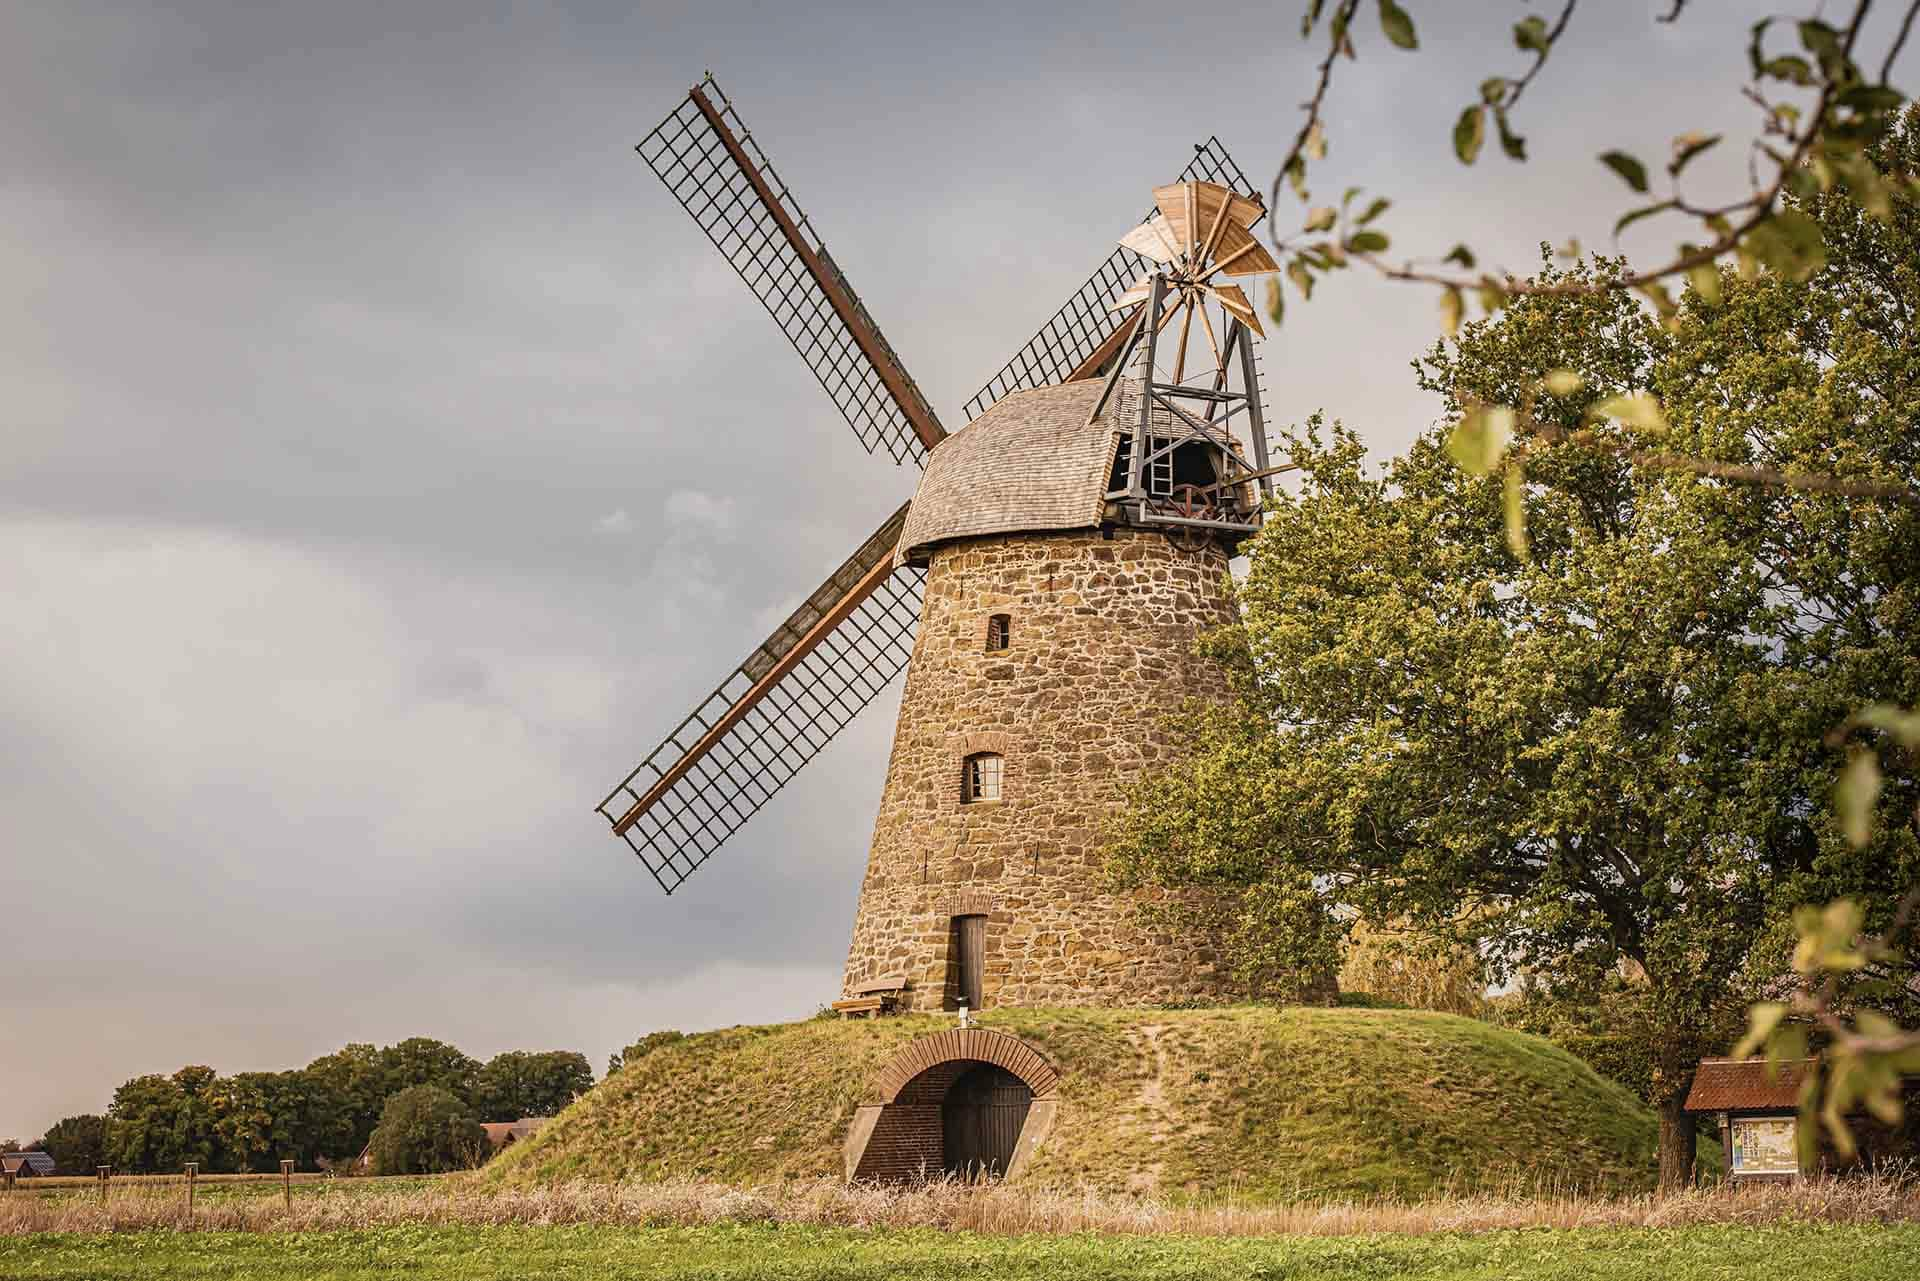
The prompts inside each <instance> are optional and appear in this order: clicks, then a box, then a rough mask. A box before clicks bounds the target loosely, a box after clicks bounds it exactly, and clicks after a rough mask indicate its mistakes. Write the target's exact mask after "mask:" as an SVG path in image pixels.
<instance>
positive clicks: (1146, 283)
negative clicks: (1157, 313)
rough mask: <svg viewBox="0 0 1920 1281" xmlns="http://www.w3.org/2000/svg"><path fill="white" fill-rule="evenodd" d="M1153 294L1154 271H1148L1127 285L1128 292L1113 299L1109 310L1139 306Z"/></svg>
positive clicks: (1121, 309) (1122, 309)
mask: <svg viewBox="0 0 1920 1281" xmlns="http://www.w3.org/2000/svg"><path fill="white" fill-rule="evenodd" d="M1152 296H1153V273H1152V272H1148V273H1147V274H1146V275H1144V276H1142V277H1140V279H1138V280H1136V281H1134V282H1133V283H1132V284H1131V285H1129V286H1128V287H1127V292H1125V293H1124V294H1121V295H1120V296H1119V297H1118V298H1115V299H1114V300H1113V303H1112V305H1110V306H1109V307H1108V308H1107V310H1108V311H1125V310H1126V309H1127V308H1129V307H1138V306H1139V305H1140V304H1141V303H1143V302H1145V301H1146V300H1147V299H1148V298H1150V297H1152Z"/></svg>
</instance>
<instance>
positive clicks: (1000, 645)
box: [987, 614, 1013, 653]
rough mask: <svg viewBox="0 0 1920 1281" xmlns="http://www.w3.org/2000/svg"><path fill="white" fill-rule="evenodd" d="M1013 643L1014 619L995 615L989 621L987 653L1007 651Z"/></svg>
mask: <svg viewBox="0 0 1920 1281" xmlns="http://www.w3.org/2000/svg"><path fill="white" fill-rule="evenodd" d="M1012 643H1013V619H1012V618H1011V617H1009V616H1008V615H1006V614H995V615H994V616H993V617H992V618H989V619H988V620H987V651H988V652H989V653H991V652H993V651H994V650H997V649H1005V648H1006V647H1007V646H1008V645H1010V644H1012Z"/></svg>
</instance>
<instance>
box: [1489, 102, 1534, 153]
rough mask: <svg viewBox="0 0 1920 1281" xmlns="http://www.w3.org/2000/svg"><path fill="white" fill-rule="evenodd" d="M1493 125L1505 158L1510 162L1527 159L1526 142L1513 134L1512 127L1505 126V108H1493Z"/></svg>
mask: <svg viewBox="0 0 1920 1281" xmlns="http://www.w3.org/2000/svg"><path fill="white" fill-rule="evenodd" d="M1493 123H1494V127H1495V128H1496V129H1497V130H1498V131H1499V134H1500V150H1502V151H1504V152H1506V153H1507V158H1508V159H1510V160H1525V159H1526V158H1527V140H1526V139H1525V138H1522V137H1521V136H1520V135H1519V134H1517V133H1515V132H1514V131H1513V129H1512V127H1511V126H1509V125H1508V124H1507V109H1506V108H1505V107H1495V108H1494V109H1493Z"/></svg>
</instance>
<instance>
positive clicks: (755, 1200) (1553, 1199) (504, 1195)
mask: <svg viewBox="0 0 1920 1281" xmlns="http://www.w3.org/2000/svg"><path fill="white" fill-rule="evenodd" d="M1915 1222H1920V1178H1916V1177H1914V1176H1913V1175H1911V1174H1902V1175H1894V1176H1884V1177H1880V1178H1873V1179H1844V1180H1832V1179H1827V1180H1809V1181H1806V1182H1802V1183H1798V1184H1771V1185H1765V1186H1746V1187H1738V1186H1722V1187H1718V1188H1712V1189H1702V1190H1696V1191H1689V1192H1684V1193H1679V1194H1676V1195H1671V1196H1657V1195H1653V1194H1643V1195H1637V1196H1613V1197H1607V1196H1590V1195H1582V1194H1579V1193H1572V1192H1570V1193H1566V1194H1562V1195H1539V1196H1499V1195H1490V1194H1480V1193H1475V1194H1466V1195H1458V1196H1452V1195H1449V1196H1441V1197H1437V1198H1434V1199H1430V1200H1423V1201H1413V1202H1400V1201H1396V1200H1392V1199H1370V1200H1349V1201H1323V1202H1315V1203H1301V1204H1296V1205H1281V1206H1274V1205H1261V1206H1236V1205H1233V1204H1231V1203H1228V1204H1224V1205H1216V1206H1207V1207H1202V1206H1181V1205H1174V1204H1169V1203H1166V1202H1162V1201H1157V1200H1154V1199H1151V1198H1133V1197H1126V1196H1119V1195H1113V1194H1108V1193H1102V1192H1098V1191H1093V1190H1088V1191H1084V1192H1081V1193H1077V1194H1061V1193H1045V1192H1035V1191H1032V1190H1030V1189H1026V1188H1022V1187H1020V1186H1018V1185H1015V1186H1012V1187H1008V1186H1004V1185H999V1184H990V1185H985V1186H979V1185H968V1184H964V1183H959V1182H954V1181H951V1180H943V1181H933V1182H927V1183H921V1184H916V1185H912V1186H907V1187H878V1186H872V1185H853V1186H849V1185H847V1184H844V1183H841V1182H840V1181H838V1180H835V1179H819V1180H812V1181H797V1182H793V1183H789V1184H786V1185H783V1186H778V1187H761V1188H738V1187H730V1186H727V1185H725V1184H719V1183H710V1182H701V1181H697V1180H691V1179H688V1180H673V1181H667V1182H661V1183H632V1184H604V1183H591V1184H590V1183H574V1184H567V1185H563V1186H560V1187H554V1188H543V1189H483V1188H478V1187H474V1186H472V1185H471V1184H468V1183H449V1184H447V1185H445V1186H443V1187H439V1188H433V1189H420V1188H415V1189H412V1190H405V1191H402V1190H395V1191H377V1190H376V1191H371V1192H369V1191H353V1192H347V1191H345V1190H340V1191H333V1190H328V1191H322V1192H317V1193H309V1194H308V1195H306V1196H302V1197H296V1198H294V1202H293V1207H292V1209H291V1210H288V1209H287V1208H285V1207H284V1206H283V1205H282V1204H281V1202H280V1201H279V1200H278V1199H277V1198H265V1197H261V1198H235V1199H229V1200H217V1201H213V1202H211V1203H209V1202H202V1203H201V1204H200V1205H199V1206H198V1207H197V1211H196V1213H195V1216H194V1219H193V1221H192V1222H191V1223H189V1221H188V1218H187V1211H186V1203H185V1198H184V1196H183V1195H181V1193H180V1192H179V1191H177V1190H167V1189H161V1188H154V1187H127V1188H120V1189H115V1190H113V1191H112V1192H110V1194H109V1196H108V1198H107V1200H106V1202H105V1204H101V1203H100V1202H99V1201H98V1200H97V1199H96V1198H91V1197H83V1196H73V1197H39V1196H34V1197H24V1196H15V1197H10V1198H0V1236H7V1235H24V1234H28V1233H43V1232H65V1233H107V1232H129V1231H141V1230H152V1229H161V1230H167V1229H174V1230H185V1229H198V1230H202V1231H207V1230H211V1231H219V1232H311V1231H328V1230H357V1229H366V1228H380V1227H391V1226H397V1225H406V1224H427V1225H450V1226H462V1227H493V1226H500V1225H520V1226H536V1227H537V1226H552V1225H557V1224H595V1225H610V1226H625V1227H693V1226H702V1225H711V1224H783V1225H807V1226H814V1227H838V1228H867V1229H872V1228H882V1229H906V1228H937V1229H941V1230H945V1231H966V1232H979V1233H987V1234H992V1235H1022V1234H1030V1233H1040V1234H1060V1233H1082V1232H1091V1233H1107V1234H1125V1235H1140V1234H1177V1235H1190V1236H1346V1235H1357V1234H1378V1233H1385V1234H1395V1235H1424V1234H1430V1233H1440V1232H1449V1233H1473V1232H1487V1231H1497V1230H1501V1229H1513V1228H1563V1229H1564V1228H1674V1227H1698V1226H1706V1225H1730V1226H1761V1225H1777V1224H1787V1223H1793V1224H1804V1223H1836V1224H1887V1223H1915Z"/></svg>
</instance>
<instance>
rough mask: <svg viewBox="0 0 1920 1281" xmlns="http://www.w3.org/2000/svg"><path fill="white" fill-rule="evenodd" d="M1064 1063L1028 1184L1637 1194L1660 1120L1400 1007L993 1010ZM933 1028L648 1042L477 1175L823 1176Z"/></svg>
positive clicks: (842, 1025) (1540, 1044)
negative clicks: (890, 1069)
mask: <svg viewBox="0 0 1920 1281" xmlns="http://www.w3.org/2000/svg"><path fill="white" fill-rule="evenodd" d="M980 1022H981V1024H982V1025H983V1026H987V1027H992V1028H996V1029H998V1030H1000V1031H1004V1032H1009V1033H1011V1034H1013V1035H1015V1036H1019V1037H1022V1038H1024V1039H1025V1040H1027V1041H1030V1042H1032V1043H1033V1044H1035V1045H1037V1046H1039V1047H1040V1048H1041V1049H1042V1050H1044V1051H1045V1052H1046V1054H1047V1055H1048V1056H1049V1057H1051V1058H1052V1059H1053V1061H1054V1063H1055V1064H1056V1065H1057V1066H1058V1067H1059V1068H1060V1069H1061V1073H1062V1077H1061V1083H1060V1100H1061V1109H1060V1113H1059V1117H1058V1120H1057V1121H1056V1123H1055V1125H1054V1128H1053V1133H1052V1134H1051V1136H1050V1137H1049V1138H1048V1139H1047V1141H1046V1142H1045V1143H1044V1144H1043V1145H1042V1146H1041V1148H1040V1149H1039V1150H1038V1151H1037V1152H1036V1153H1035V1154H1034V1160H1033V1162H1032V1164H1031V1165H1029V1166H1028V1167H1027V1169H1026V1170H1025V1171H1023V1173H1022V1175H1021V1177H1022V1179H1023V1180H1025V1181H1030V1182H1032V1183H1034V1184H1038V1185H1042V1186H1052V1187H1077V1186H1082V1185H1087V1186H1092V1187H1097V1188H1103V1189H1108V1190H1139V1191H1152V1192H1159V1193H1163V1194H1199V1195H1202V1196H1209V1197H1211V1196H1216V1195H1224V1194H1229V1193H1230V1194H1232V1195H1234V1196H1236V1197H1238V1198H1241V1199H1244V1200H1247V1201H1253V1202H1259V1201H1279V1200H1291V1199H1299V1198H1320V1197H1328V1196H1382V1195H1393V1196H1406V1197H1417V1196H1423V1195H1427V1194H1431V1193H1434V1192H1439V1191H1442V1190H1445V1189H1452V1190H1454V1191H1461V1192H1464V1191H1477V1190H1489V1191H1492V1190H1513V1189H1515V1188H1518V1187H1526V1188H1541V1187H1555V1188H1561V1189H1572V1188H1579V1189H1583V1190H1627V1189H1638V1188H1643V1187H1645V1186H1648V1185H1649V1184H1650V1183H1651V1181H1652V1177H1653V1173H1654V1169H1655V1163H1656V1159H1655V1123H1654V1118H1653V1116H1652V1114H1651V1113H1650V1112H1648V1110H1647V1109H1646V1108H1645V1107H1644V1106H1643V1105H1642V1104H1641V1103H1640V1101H1639V1100H1638V1099H1636V1098H1635V1097H1634V1096H1633V1095H1632V1094H1631V1093H1630V1092H1629V1091H1627V1090H1626V1089H1624V1088H1622V1087H1621V1086H1618V1085H1616V1084H1614V1083H1612V1082H1610V1081H1606V1080H1603V1079H1602V1078H1601V1077H1599V1076H1597V1075H1595V1073H1594V1072H1593V1070H1592V1069H1591V1068H1589V1067H1588V1066H1587V1065H1586V1064H1584V1063H1582V1062H1581V1061H1580V1060H1578V1059H1576V1058H1574V1057H1573V1056H1572V1055H1570V1054H1568V1053H1567V1052H1566V1051H1564V1050H1561V1049H1559V1048H1557V1047H1555V1046H1553V1045H1551V1044H1549V1043H1548V1042H1546V1041H1543V1040H1540V1039H1539V1038H1537V1037H1532V1036H1528V1035H1525V1034H1524V1033H1518V1032H1511V1031H1507V1030H1505V1029H1502V1028H1497V1027H1493V1026H1490V1025H1488V1024H1485V1023H1480V1022H1476V1021H1475V1020H1472V1019H1465V1018H1458V1017H1455V1016H1453V1015H1448V1014H1429V1013H1423V1012H1415V1011H1406V1010H1353V1009H1334V1010H1328V1009H1304V1008H1290V1009H1270V1008H1265V1007H1251V1006H1249V1007H1237V1008H1231V1009H1213V1010H992V1011H989V1012H987V1013H986V1014H985V1015H983V1016H982V1017H981V1019H980ZM951 1026H952V1020H951V1019H950V1018H946V1017H938V1016H932V1015H923V1016H910V1017H901V1018H889V1019H876V1020H862V1021H846V1022H843V1021H840V1020H835V1019H815V1020H811V1021H808V1022H805V1023H788V1024H777V1025H773V1026H769V1027H737V1028H729V1029H727V1030H725V1031H720V1032H707V1033H700V1034H696V1035H693V1036H689V1037H687V1038H686V1039H684V1040H681V1041H676V1042H673V1043H670V1044H667V1045H663V1046H661V1047H660V1048H658V1049H655V1050H653V1051H652V1052H650V1053H648V1054H647V1055H645V1056H644V1057H642V1058H641V1059H639V1060H638V1061H637V1062H634V1063H630V1064H628V1065H627V1066H626V1067H625V1068H624V1069H623V1070H622V1071H621V1072H619V1073H618V1074H616V1075H614V1076H612V1077H609V1078H608V1079H607V1080H606V1081H604V1082H602V1083H601V1084H600V1085H599V1086H598V1087H596V1088H595V1089H594V1090H593V1091H592V1092H591V1093H589V1094H587V1095H586V1096H585V1097H583V1098H582V1099H580V1101H579V1102H577V1103H575V1104H574V1105H573V1106H572V1107H570V1108H568V1109H567V1110H566V1111H565V1112H563V1113H561V1114H560V1116H559V1117H557V1118H556V1119H555V1120H554V1121H553V1122H551V1123H550V1124H548V1125H547V1127H546V1128H545V1129H543V1130H542V1131H541V1132H540V1133H539V1134H537V1135H536V1136H534V1137H533V1138H532V1139H530V1140H528V1141H526V1142H523V1143H520V1144H517V1145H516V1146H514V1147H513V1148H510V1149H509V1150H507V1151H506V1152H504V1153H502V1154H501V1156H500V1157H499V1158H498V1159H496V1160H495V1161H494V1162H493V1163H492V1164H491V1165H489V1166H488V1167H487V1169H486V1170H485V1171H484V1172H483V1174H482V1176H481V1177H482V1179H483V1180H484V1181H485V1182H487V1183H489V1184H493V1185H496V1186H534V1185H540V1184H547V1183H555V1182H562V1181H566V1180H572V1179H588V1180H627V1179H658V1178H665V1177H674V1176H686V1175H700V1176H703V1177H707V1178H714V1179H721V1180H726V1181H730V1182H738V1183H742V1184H746V1183H766V1182H771V1181H778V1180H781V1179H787V1178H799V1177H816V1176H820V1175H837V1174H838V1173H839V1172H840V1168H841V1164H840V1162H841V1143H842V1141H843V1139H844V1137H845V1135H846V1128H847V1122H848V1120H849V1119H850V1118H851V1116H852V1115H853V1109H854V1107H855V1105H856V1104H858V1103H859V1102H860V1101H862V1099H863V1098H864V1097H865V1096H866V1093H867V1086H868V1082H869V1080H870V1079H871V1077H872V1076H873V1074H874V1073H875V1072H877V1071H878V1070H879V1068H880V1067H881V1066H882V1065H883V1064H885V1063H886V1061H887V1060H888V1059H889V1058H891V1057H892V1056H893V1054H894V1053H896V1052H897V1051H898V1050H899V1049H901V1048H902V1047H903V1046H904V1045H905V1044H906V1043H907V1042H908V1041H910V1040H912V1039H913V1038H914V1037H916V1036H922V1035H925V1034H927V1033H929V1032H934V1031H938V1030H940V1029H942V1028H946V1027H951Z"/></svg>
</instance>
